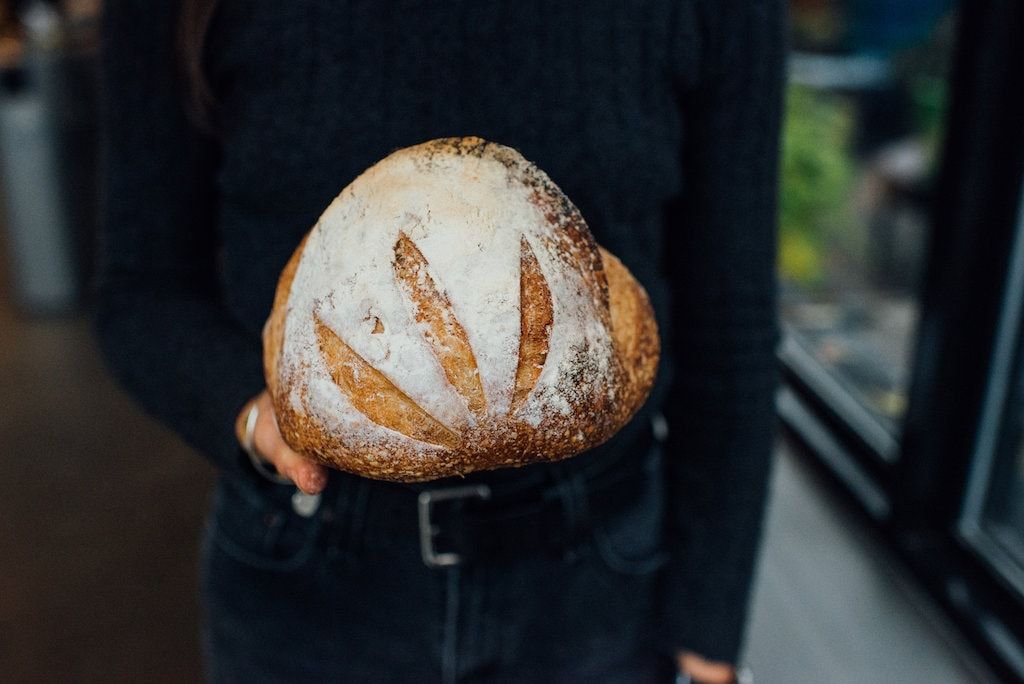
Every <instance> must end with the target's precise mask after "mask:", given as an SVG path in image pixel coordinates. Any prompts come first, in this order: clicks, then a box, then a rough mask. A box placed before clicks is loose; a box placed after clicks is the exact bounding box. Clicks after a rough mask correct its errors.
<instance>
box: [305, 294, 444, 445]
mask: <svg viewBox="0 0 1024 684" xmlns="http://www.w3.org/2000/svg"><path fill="white" fill-rule="evenodd" d="M313 318H314V321H313V324H314V327H315V328H316V336H317V341H318V342H319V345H320V354H321V356H323V359H324V362H325V363H326V364H327V370H328V372H329V373H330V374H331V379H332V380H333V381H334V384H335V385H337V386H338V387H339V388H340V389H341V391H342V392H344V393H345V396H347V397H348V399H349V401H350V402H352V405H353V406H354V407H355V408H356V410H358V411H359V412H360V413H362V414H363V415H364V416H366V417H367V418H369V419H370V420H372V421H373V422H374V423H377V424H378V425H381V426H383V427H386V428H388V429H390V430H394V431H395V432H400V433H401V434H403V435H405V436H406V437H409V438H411V439H415V440H419V441H421V442H427V443H429V444H435V445H438V446H444V447H448V448H449V449H456V448H458V447H459V444H460V442H461V440H460V439H459V436H458V435H457V434H455V433H454V432H453V431H451V430H449V429H448V428H447V427H445V426H444V425H443V424H442V423H441V422H440V421H439V420H437V419H436V418H434V417H433V416H431V415H430V414H429V413H427V412H426V411H425V410H423V408H421V407H420V406H419V404H417V403H416V402H415V401H413V400H412V399H411V398H409V396H408V395H406V394H405V393H404V392H402V390H400V389H398V387H396V386H395V385H394V383H392V382H391V381H390V380H388V379H387V377H385V376H384V374H383V373H381V372H380V371H379V370H377V369H376V368H374V367H373V366H371V365H370V364H369V363H367V362H366V360H365V359H363V357H361V356H359V354H357V353H356V352H355V351H353V349H352V348H351V347H349V346H348V345H347V344H346V343H345V341H344V340H342V339H341V338H340V337H338V335H337V334H336V333H335V332H334V331H333V330H331V329H330V328H329V327H327V325H325V324H324V322H323V321H321V320H320V317H319V316H317V315H316V314H314V315H313Z"/></svg>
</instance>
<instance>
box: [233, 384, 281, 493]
mask: <svg viewBox="0 0 1024 684" xmlns="http://www.w3.org/2000/svg"><path fill="white" fill-rule="evenodd" d="M259 417H260V405H259V403H258V402H255V401H254V402H253V403H252V406H251V407H250V408H249V413H248V414H247V415H246V416H245V436H244V437H243V438H242V449H243V450H244V451H245V453H246V454H248V455H249V460H250V461H251V462H252V467H253V468H254V469H255V470H256V472H257V473H259V474H260V475H262V476H263V477H264V478H265V479H267V480H270V481H271V482H274V483H277V484H287V485H290V484H294V483H293V482H292V481H291V480H290V479H289V478H287V477H285V476H284V475H281V474H280V473H278V472H277V471H276V470H272V469H271V468H269V467H268V464H269V462H268V461H266V460H265V459H263V458H262V457H261V456H260V455H259V454H258V453H256V444H255V437H256V421H257V420H259Z"/></svg>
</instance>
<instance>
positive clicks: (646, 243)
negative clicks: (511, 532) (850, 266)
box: [98, 0, 784, 660]
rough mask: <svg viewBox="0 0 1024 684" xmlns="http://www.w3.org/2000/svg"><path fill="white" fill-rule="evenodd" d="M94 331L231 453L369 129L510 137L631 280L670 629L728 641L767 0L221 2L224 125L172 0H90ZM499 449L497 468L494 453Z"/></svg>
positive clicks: (213, 58)
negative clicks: (200, 102) (268, 325)
mask: <svg viewBox="0 0 1024 684" xmlns="http://www.w3.org/2000/svg"><path fill="white" fill-rule="evenodd" d="M106 4H107V18H106V23H105V34H104V40H105V47H104V60H103V64H104V67H103V69H104V77H105V90H104V93H105V94H104V104H105V125H106V147H105V151H106V155H105V218H104V234H103V240H102V242H101V257H102V259H101V278H100V292H99V310H98V331H99V337H100V341H101V345H102V347H103V349H104V351H105V354H106V356H107V357H108V360H109V363H110V365H111V367H112V368H113V370H114V371H115V373H116V374H117V375H118V376H119V378H120V379H121V380H122V382H123V383H124V384H125V385H126V386H127V387H128V388H129V390H130V391H131V392H132V393H133V394H134V396H135V397H136V398H137V400H138V401H139V403H140V404H141V405H142V406H143V407H144V408H145V409H146V410H148V411H150V412H151V413H152V414H154V415H155V416H157V417H158V418H160V419H161V420H163V421H164V422H166V423H167V424H168V425H170V426H171V427H172V428H174V429H175V430H176V431H177V432H179V433H180V434H181V435H182V436H183V437H184V438H185V439H186V440H187V441H188V442H190V443H191V444H192V445H194V446H195V447H196V448H197V449H198V450H200V451H201V452H203V453H204V454H206V455H208V456H209V458H211V459H212V460H213V461H214V462H215V463H216V464H217V465H218V466H220V467H221V468H222V469H223V470H224V471H225V472H227V473H231V472H232V471H238V469H241V468H245V467H247V466H246V465H245V462H244V460H243V459H241V458H240V457H239V453H240V452H239V448H238V445H237V444H236V441H235V438H234V435H233V422H234V419H235V416H236V415H237V413H238V411H239V410H240V408H241V407H242V405H243V404H244V403H245V401H246V400H247V399H249V398H250V397H251V396H253V395H254V394H256V393H257V392H258V391H259V390H260V389H262V387H263V384H264V382H263V375H262V370H261V364H260V353H261V349H260V337H259V334H260V329H261V327H262V325H263V322H264V321H265V319H266V317H267V315H268V313H269V310H270V306H271V301H272V295H273V290H274V287H275V284H276V281H277V277H278V275H279V273H280V271H281V268H282V267H283V266H284V264H285V262H286V261H287V259H288V257H289V255H290V253H291V252H292V250H293V249H294V248H295V246H296V245H297V244H298V241H299V239H300V238H301V237H302V235H303V234H304V233H305V232H306V231H307V230H308V229H309V228H310V227H311V226H312V225H313V223H314V222H315V221H316V218H317V217H318V215H319V213H320V212H321V211H322V210H323V209H324V208H325V207H326V206H327V204H328V203H329V201H330V200H331V199H332V198H333V197H334V196H335V195H336V194H337V192H338V191H339V190H340V189H341V188H342V186H344V185H345V184H347V183H348V182H349V181H351V180H352V179H353V178H354V177H355V176H356V175H358V173H359V172H361V171H362V170H363V169H365V168H366V167H368V166H370V165H371V164H373V163H374V162H376V161H377V160H379V159H381V158H382V157H384V156H386V155H387V154H388V153H389V152H390V151H392V150H394V149H396V148H398V147H404V146H407V145H412V144H415V143H419V142H422V141H425V140H428V139H431V138H438V137H445V136H456V135H477V136H480V137H483V138H485V139H488V140H493V141H495V142H500V143H503V144H506V145H510V146H512V147H515V148H517V149H518V150H520V151H521V152H522V153H523V155H524V156H525V157H526V158H527V159H529V160H531V161H533V162H535V163H536V164H537V165H538V166H539V167H540V168H542V169H544V170H545V171H546V172H548V174H549V175H550V176H551V177H552V179H554V181H555V182H556V183H558V184H559V185H560V186H561V188H562V189H563V190H564V191H565V193H566V194H567V195H568V196H569V197H570V198H571V199H572V200H573V201H574V202H575V203H576V204H577V206H578V207H579V208H580V210H581V211H582V213H583V216H584V217H585V218H586V220H587V222H588V223H589V225H590V227H591V229H592V231H593V233H594V235H595V236H596V238H597V240H598V241H599V242H600V243H601V244H603V245H605V246H606V247H607V248H608V249H610V250H611V251H612V252H613V253H615V254H616V255H618V256H619V257H620V258H621V259H622V261H623V262H624V263H625V264H626V265H627V266H628V267H629V268H630V269H631V270H632V272H633V273H634V274H635V275H636V276H637V278H638V279H639V280H640V281H641V282H642V283H643V285H644V286H645V287H646V289H647V291H648V293H650V295H651V298H652V301H653V303H654V307H655V311H656V314H657V317H658V322H659V325H660V327H661V330H662V333H663V340H664V343H665V354H664V358H663V362H662V365H661V368H660V370H659V377H658V382H657V385H656V387H655V390H654V392H653V394H652V396H651V399H650V400H649V401H648V404H647V406H646V407H645V411H644V413H642V414H641V415H640V416H638V418H637V419H636V420H637V421H642V420H647V419H648V418H649V416H650V414H651V413H652V412H653V411H655V410H661V411H663V412H664V414H665V416H666V418H667V420H668V424H669V441H668V448H667V452H666V453H667V459H666V464H667V465H666V472H667V476H668V477H667V478H666V481H667V487H668V490H669V491H668V502H669V507H668V520H667V523H668V526H667V530H668V538H667V540H666V544H667V546H668V548H669V550H670V551H671V558H672V560H671V561H670V565H669V570H668V572H667V573H666V578H667V580H666V583H665V585H664V587H663V591H662V594H661V601H660V605H661V609H662V611H663V615H662V616H661V624H660V627H659V634H661V636H662V639H663V641H664V644H665V645H666V646H667V647H678V648H688V649H692V650H695V651H697V652H699V653H702V654H704V655H705V656H707V657H710V658H715V659H722V660H734V659H735V657H736V655H737V652H738V649H739V646H740V643H741V637H742V634H743V623H744V620H745V616H746V612H747V604H748V594H749V588H750V580H751V575H752V568H753V565H754V561H755V557H756V551H757V546H758V541H759V538H760V526H761V520H762V514H763V507H764V499H765V492H766V483H767V479H768V474H769V470H770V463H771V460H770V455H771V451H772V432H773V425H774V418H773V415H774V414H773V388H774V385H775V380H776V372H775V364H774V353H773V352H774V346H775V342H776V338H777V325H776V316H775V302H776V285H775V278H774V255H775V190H776V152H777V149H776V148H777V130H778V123H779V111H780V91H781V83H782V64H783V61H784V46H783V29H782V26H783V10H782V2H781V0H630V1H629V2H622V1H621V0H593V1H592V2H588V3H586V6H585V7H583V6H581V4H580V3H576V2H569V1H568V0H446V2H443V3H441V2H427V1H425V0H390V1H389V2H380V1H378V0H350V1H346V2H326V1H317V0H294V1H290V2H280V1H279V0H249V1H247V2H242V1H241V0H222V2H221V3H220V8H219V10H218V13H217V14H216V16H215V18H214V22H213V26H212V29H211V34H210V36H209V40H208V44H207V54H208V59H207V60H206V62H207V64H206V66H207V71H208V74H209V78H210V82H211V84H212V87H213V89H214V92H215V94H216V96H217V100H218V103H219V113H218V121H219V126H220V130H221V135H220V136H219V137H218V138H211V137H207V136H204V135H202V134H200V133H199V131H198V130H197V129H196V128H195V127H193V126H192V125H190V123H189V120H188V119H187V118H186V116H185V114H184V113H183V107H182V102H183V97H182V95H181V89H180V82H179V81H177V80H176V79H175V78H174V73H175V64H174V54H173V46H172V42H173V34H174V30H175V21H176V12H177V10H176V9H175V5H176V4H177V3H175V2H168V1H167V0H164V1H161V2H152V1H151V0H110V1H109V2H108V3H106ZM496 472H501V471H496Z"/></svg>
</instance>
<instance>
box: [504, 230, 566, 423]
mask: <svg viewBox="0 0 1024 684" xmlns="http://www.w3.org/2000/svg"><path fill="white" fill-rule="evenodd" d="M519 246H520V250H519V331H520V332H519V364H518V365H517V366H516V384H515V390H514V393H513V395H512V408H511V411H512V413H515V412H516V411H518V410H519V409H520V407H522V405H523V404H524V403H526V400H527V398H528V397H529V396H530V393H531V392H532V391H533V388H534V386H535V385H536V384H537V380H538V379H539V378H540V373H541V371H542V370H543V369H544V362H545V361H546V360H547V357H548V348H549V346H550V343H551V326H552V325H553V324H554V320H555V311H554V305H553V304H552V301H551V289H550V288H549V287H548V283H547V281H546V280H545V279H544V274H543V273H542V272H541V270H540V263H539V262H538V261H537V255H536V254H534V253H533V248H532V247H530V243H529V242H528V241H527V239H526V236H525V235H524V236H522V237H521V238H520V245H519Z"/></svg>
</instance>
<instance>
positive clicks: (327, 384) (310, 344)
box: [263, 138, 659, 482]
mask: <svg viewBox="0 0 1024 684" xmlns="http://www.w3.org/2000/svg"><path fill="white" fill-rule="evenodd" d="M263 342H264V365H265V371H266V379H267V386H268V387H269V389H270V393H271V396H272V397H273V401H274V407H275V411H276V413H277V421H278V425H279V427H280V430H281V434H282V436H283V437H284V439H285V441H286V442H287V443H288V444H289V445H290V446H291V447H292V448H293V449H295V450H296V451H299V452H302V453H305V454H307V455H308V456H310V457H311V458H313V459H315V460H317V461H319V462H320V463H323V464H324V465H327V466H331V467H334V468H338V469H341V470H346V471H349V472H352V473H356V474H359V475H363V476H366V477H371V478H377V479H383V480H394V481H403V482H415V481H424V480H432V479H436V478H440V477H446V476H452V475H464V474H466V473H470V472H473V471H477V470H484V469H490V468H499V467H503V466H517V465H523V464H527V463H531V462H535V461H551V460H557V459H561V458H565V457H567V456H572V455H574V454H578V453H580V452H581V451H584V450H586V449H589V448H591V447H594V446H596V445H598V444H600V443H601V442H604V441H605V440H607V439H608V438H609V437H611V436H612V435H613V434H614V433H615V432H616V431H617V430H619V429H620V428H621V427H622V426H623V425H624V424H625V423H626V422H627V421H628V420H629V419H630V417H631V416H632V415H633V414H634V413H635V412H636V411H637V409H638V408H640V406H641V404H642V403H643V402H644V400H645V399H646V397H647V394H648V392H649V391H650V388H651V385H652V384H653V381H654V374H655V370H656V367H657V363H658V354H659V342H658V332H657V327H656V324H655V321H654V315H653V312H652V311H651V306H650V302H649V301H648V298H647V294H646V292H644V290H643V288H642V287H641V286H640V285H639V284H638V283H637V282H636V280H635V279H634V278H633V276H632V275H631V274H630V273H629V271H628V270H626V268H625V267H624V266H623V265H622V264H621V263H620V262H619V260H618V259H616V258H615V257H614V256H612V255H611V254H610V253H609V252H607V251H605V250H604V249H602V248H600V247H599V246H598V245H597V244H596V243H595V242H594V238H593V236H592V235H591V234H590V230H589V229H588V228H587V224H586V223H585V222H584V220H583V217H582V216H581V215H580V213H579V211H578V210H577V209H576V207H575V206H574V205H573V204H572V202H570V201H569V199H568V198H567V197H566V196H565V195H564V194H563V193H562V192H561V191H560V190H559V189H558V187H557V186H556V185H555V184H554V183H553V182H552V181H551V179H550V178H548V176H547V175H546V174H545V173H544V172H543V171H541V170H540V169H538V168H537V167H536V166H534V165H533V164H531V163H529V162H527V161H526V160H525V159H524V158H523V157H522V156H521V155H520V154H519V153H518V152H516V151H515V150H513V149H511V148H509V147H504V146H502V145H497V144H495V143H491V142H487V141H484V140H481V139H479V138H446V139H441V140H433V141H430V142H427V143H423V144H421V145H416V146H414V147H409V148H406V149H402V150H398V151H397V152H394V153H393V154H391V155H390V156H388V157H387V158H385V159H384V160H382V161H380V162H378V163H377V164H375V165H374V166H372V167H371V168H370V169H368V170H367V171H365V172H364V173H363V174H362V175H360V176H359V177H358V178H356V179H355V181H353V182H352V183H351V184H350V185H349V186H348V187H346V188H345V189H344V190H342V192H341V194H340V195H339V196H338V197H337V199H335V200H334V202H332V203H331V205H330V206H329V207H328V208H327V210H326V211H325V212H324V213H323V215H322V216H321V217H320V220H319V221H317V224H316V225H315V226H314V227H313V229H312V230H311V231H310V232H309V233H308V234H307V235H306V237H305V238H304V239H303V240H302V243H301V244H300V245H299V247H298V248H297V249H296V250H295V253H294V255H293V256H292V258H291V260H290V261H289V262H288V264H287V266H286V267H285V269H284V271H283V272H282V274H281V278H280V281H279V282H278V287H277V293H276V296H275V299H274V306H273V311H272V313H271V316H270V318H269V320H268V321H267V325H266V327H265V328H264V340H263Z"/></svg>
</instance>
